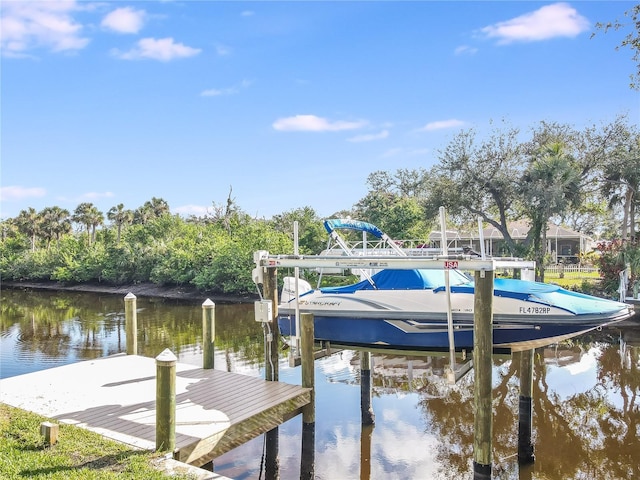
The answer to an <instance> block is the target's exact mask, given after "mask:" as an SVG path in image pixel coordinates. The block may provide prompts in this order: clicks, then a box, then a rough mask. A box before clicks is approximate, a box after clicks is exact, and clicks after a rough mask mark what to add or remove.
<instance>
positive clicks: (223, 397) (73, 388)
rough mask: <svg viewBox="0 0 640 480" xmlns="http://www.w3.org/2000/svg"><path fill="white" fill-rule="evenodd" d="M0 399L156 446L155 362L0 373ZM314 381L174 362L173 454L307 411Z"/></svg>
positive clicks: (218, 450)
mask: <svg viewBox="0 0 640 480" xmlns="http://www.w3.org/2000/svg"><path fill="white" fill-rule="evenodd" d="M0 401H1V402H2V403H5V404H8V405H11V406H14V407H18V408H22V409H24V410H28V411H31V412H35V413H38V414H40V415H43V416H45V417H47V418H50V419H54V420H57V421H59V422H61V423H67V424H74V425H77V426H79V427H82V428H86V429H88V430H92V431H94V432H97V433H100V434H102V435H104V436H105V437H108V438H111V439H113V440H117V441H119V442H123V443H125V444H128V445H132V446H134V447H136V448H141V449H145V450H155V429H156V411H155V403H156V363H155V359H153V358H147V357H141V356H138V355H124V354H120V355H114V356H111V357H106V358H101V359H97V360H87V361H82V362H79V363H74V364H71V365H65V366H61V367H56V368H51V369H48V370H42V371H39V372H34V373H29V374H25V375H19V376H16V377H11V378H6V379H3V380H0ZM310 401H311V389H309V388H303V387H300V386H297V385H290V384H286V383H282V382H269V381H265V380H263V379H260V378H256V377H250V376H246V375H240V374H236V373H229V372H224V371H220V370H213V369H206V370H205V369H202V368H199V367H197V366H195V365H189V364H183V363H178V364H177V366H176V416H175V419H176V427H175V431H176V450H175V453H174V458H175V459H176V460H179V461H181V462H185V463H189V464H191V465H195V466H201V465H204V464H205V463H207V462H209V461H211V460H212V459H214V458H215V457H217V456H219V455H221V454H223V453H225V452H228V451H229V450H231V449H233V448H235V447H237V446H239V445H242V444H243V443H245V442H247V441H248V440H251V439H252V438H255V437H256V436H258V435H261V434H263V433H265V432H267V431H269V430H271V429H273V428H275V427H277V426H278V425H280V424H282V423H283V422H285V421H287V420H289V419H290V418H293V417H294V416H296V415H298V414H299V413H301V411H302V407H303V406H305V405H307V404H309V403H310Z"/></svg>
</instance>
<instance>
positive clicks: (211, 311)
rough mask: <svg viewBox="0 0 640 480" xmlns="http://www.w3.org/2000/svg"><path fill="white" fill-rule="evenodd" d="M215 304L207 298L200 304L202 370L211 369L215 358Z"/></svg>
mask: <svg viewBox="0 0 640 480" xmlns="http://www.w3.org/2000/svg"><path fill="white" fill-rule="evenodd" d="M215 338H216V304H215V303H213V302H212V301H211V299H209V298H207V299H206V300H205V301H204V303H203V304H202V368H204V369H212V368H213V365H214V356H215Z"/></svg>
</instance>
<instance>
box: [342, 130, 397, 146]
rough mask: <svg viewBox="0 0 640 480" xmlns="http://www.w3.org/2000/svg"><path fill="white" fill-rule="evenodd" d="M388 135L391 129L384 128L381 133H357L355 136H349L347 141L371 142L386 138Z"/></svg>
mask: <svg viewBox="0 0 640 480" xmlns="http://www.w3.org/2000/svg"><path fill="white" fill-rule="evenodd" d="M388 136H389V130H382V131H381V132H379V133H370V134H366V135H356V136H355V137H351V138H348V139H347V141H349V142H354V143H358V142H371V141H373V140H382V139H384V138H387V137H388Z"/></svg>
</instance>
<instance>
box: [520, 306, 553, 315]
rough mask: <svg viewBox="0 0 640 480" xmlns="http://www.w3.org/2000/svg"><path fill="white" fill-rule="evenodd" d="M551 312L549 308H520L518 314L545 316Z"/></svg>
mask: <svg viewBox="0 0 640 480" xmlns="http://www.w3.org/2000/svg"><path fill="white" fill-rule="evenodd" d="M550 311H551V307H520V308H519V310H518V313H524V314H527V315H546V314H548V313H549V312H550Z"/></svg>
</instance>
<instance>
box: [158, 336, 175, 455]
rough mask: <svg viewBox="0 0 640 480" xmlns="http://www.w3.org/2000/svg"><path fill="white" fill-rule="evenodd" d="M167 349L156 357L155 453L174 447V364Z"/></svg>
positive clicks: (173, 357)
mask: <svg viewBox="0 0 640 480" xmlns="http://www.w3.org/2000/svg"><path fill="white" fill-rule="evenodd" d="M177 361H178V359H177V358H176V356H175V355H174V354H173V352H172V351H171V350H169V349H168V348H167V349H165V350H164V351H163V352H162V353H161V354H160V355H158V356H157V357H156V451H163V452H164V451H169V452H173V450H174V449H175V446H176V363H177Z"/></svg>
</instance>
